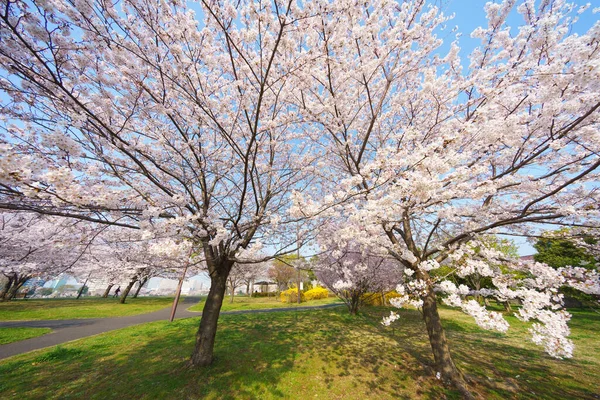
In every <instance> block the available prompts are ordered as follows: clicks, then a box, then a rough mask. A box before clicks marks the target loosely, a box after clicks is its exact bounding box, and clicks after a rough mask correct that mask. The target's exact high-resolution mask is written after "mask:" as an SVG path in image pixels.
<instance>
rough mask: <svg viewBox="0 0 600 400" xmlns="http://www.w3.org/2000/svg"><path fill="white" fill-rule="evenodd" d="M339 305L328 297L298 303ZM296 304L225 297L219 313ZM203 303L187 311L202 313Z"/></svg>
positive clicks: (275, 300) (277, 298) (241, 297)
mask: <svg viewBox="0 0 600 400" xmlns="http://www.w3.org/2000/svg"><path fill="white" fill-rule="evenodd" d="M331 303H340V300H339V299H338V298H337V297H329V298H327V299H319V300H311V301H307V302H304V303H300V306H301V307H310V306H320V305H323V304H331ZM297 306H298V304H297V303H282V302H281V301H279V297H246V296H236V297H234V299H233V303H232V302H231V298H230V297H226V298H225V300H224V301H223V307H222V308H221V311H237V310H264V309H268V308H285V307H297ZM202 308H204V301H201V302H200V303H198V304H196V305H194V306H192V307H190V308H189V309H188V310H189V311H202Z"/></svg>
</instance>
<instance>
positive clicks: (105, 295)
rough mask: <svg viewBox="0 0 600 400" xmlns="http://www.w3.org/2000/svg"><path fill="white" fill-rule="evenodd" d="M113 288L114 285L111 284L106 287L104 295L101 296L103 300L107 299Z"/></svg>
mask: <svg viewBox="0 0 600 400" xmlns="http://www.w3.org/2000/svg"><path fill="white" fill-rule="evenodd" d="M113 286H115V285H114V284H113V283H111V284H109V285H108V286H107V287H106V290H105V291H104V294H103V295H102V298H103V299H106V298H108V295H109V294H110V289H112V287H113Z"/></svg>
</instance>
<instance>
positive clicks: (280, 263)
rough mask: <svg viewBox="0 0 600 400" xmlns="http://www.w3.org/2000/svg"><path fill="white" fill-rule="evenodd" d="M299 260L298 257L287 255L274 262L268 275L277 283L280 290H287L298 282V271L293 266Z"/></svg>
mask: <svg viewBox="0 0 600 400" xmlns="http://www.w3.org/2000/svg"><path fill="white" fill-rule="evenodd" d="M297 260H298V257H297V256H296V255H286V256H283V257H280V258H279V259H277V260H274V261H273V262H272V265H271V268H269V270H268V275H269V278H271V279H272V280H274V281H275V283H276V284H277V289H278V290H280V291H281V290H285V289H287V288H288V287H289V286H290V284H291V283H292V282H294V281H295V280H296V278H297V270H296V268H294V267H293V265H294V263H295V262H296V261H297Z"/></svg>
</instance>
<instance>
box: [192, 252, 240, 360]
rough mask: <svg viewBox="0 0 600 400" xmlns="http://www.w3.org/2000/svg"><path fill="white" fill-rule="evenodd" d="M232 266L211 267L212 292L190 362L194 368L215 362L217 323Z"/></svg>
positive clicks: (206, 303) (207, 299) (208, 298)
mask: <svg viewBox="0 0 600 400" xmlns="http://www.w3.org/2000/svg"><path fill="white" fill-rule="evenodd" d="M232 265H233V263H232V262H229V261H224V262H223V261H222V262H221V263H220V265H214V266H212V268H211V266H209V270H211V273H210V290H209V292H208V297H207V298H206V302H205V303H204V309H203V310H202V318H201V319H200V326H199V327H198V332H197V333H196V347H195V349H194V352H193V353H192V356H191V358H190V361H189V364H190V366H192V367H204V366H207V365H210V364H211V363H212V361H213V350H214V345H215V336H216V333H217V323H218V321H219V313H220V312H221V306H222V305H223V299H224V298H225V291H226V290H227V277H228V275H229V271H230V270H231V266H232Z"/></svg>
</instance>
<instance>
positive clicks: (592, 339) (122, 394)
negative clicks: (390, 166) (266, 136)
mask: <svg viewBox="0 0 600 400" xmlns="http://www.w3.org/2000/svg"><path fill="white" fill-rule="evenodd" d="M238 300H239V301H240V304H246V305H243V306H239V307H242V309H249V308H252V307H253V306H252V302H253V301H255V302H256V304H261V305H256V307H262V306H263V305H264V304H266V303H267V301H265V300H261V301H258V300H254V299H252V300H251V299H244V298H236V299H235V301H234V304H235V302H236V301H238ZM243 300H245V302H244V301H243ZM141 303H143V302H141ZM226 304H227V301H226V302H225V303H224V307H225V306H226ZM303 305H305V304H303ZM116 306H117V305H116V304H114V305H113V307H115V308H116ZM230 307H234V306H233V305H231V306H230ZM56 308H57V309H59V308H60V307H56ZM238 309H239V308H238ZM387 312H389V310H387V309H385V308H381V307H368V308H365V309H364V310H363V312H362V313H361V314H360V315H358V316H351V315H349V314H348V312H347V310H346V309H345V308H344V307H338V308H335V309H325V310H311V311H286V312H277V313H257V314H243V315H227V314H224V315H222V317H221V319H220V322H219V330H218V334H217V341H216V348H215V356H216V359H215V362H214V363H213V365H212V366H210V367H208V368H205V369H189V368H187V367H186V361H187V359H188V357H189V355H190V353H191V351H192V348H193V344H194V334H195V331H196V329H197V326H198V320H199V318H188V319H182V320H177V321H175V322H173V323H168V322H166V321H164V322H163V321H160V322H153V323H148V324H144V325H138V326H133V327H129V328H125V329H121V330H118V331H112V332H108V333H105V334H102V335H97V336H94V337H89V338H86V339H81V340H77V341H74V342H70V343H67V344H64V345H60V346H56V347H53V348H49V349H45V350H39V351H35V352H31V353H27V354H23V355H19V356H15V357H11V358H8V359H6V360H3V361H2V362H0V398H12V397H18V398H27V399H37V398H39V399H45V398H61V399H69V398H97V399H110V398H144V399H160V398H165V399H171V398H186V399H187V398H189V399H240V398H241V399H249V398H257V399H258V398H260V399H276V398H298V397H299V396H300V397H301V398H319V399H355V398H356V399H362V398H370V399H375V398H377V399H388V398H389V399H392V398H394V399H396V398H422V399H429V398H431V399H440V398H458V397H459V396H458V394H457V393H456V392H454V391H452V390H449V389H447V388H444V387H443V386H442V385H441V384H440V382H439V381H438V380H436V378H435V371H433V370H432V369H431V368H430V365H431V362H432V358H431V354H430V348H429V344H428V342H427V335H426V333H425V328H424V325H423V323H422V320H421V315H420V313H419V312H418V311H416V310H402V311H400V313H401V315H402V318H401V319H400V320H398V321H397V322H395V323H394V324H393V326H391V327H384V326H382V325H381V323H380V321H381V317H382V316H383V315H386V313H387ZM571 312H572V313H573V319H572V320H571V323H570V326H571V329H572V335H571V338H572V339H573V340H574V342H575V345H576V349H575V354H574V357H573V358H572V359H569V360H555V359H552V358H550V357H549V356H548V355H546V354H545V353H544V352H543V349H541V348H539V347H537V346H535V345H534V344H533V343H531V341H530V340H529V336H528V334H527V328H528V325H527V324H524V323H521V322H519V321H518V320H516V318H514V317H508V320H509V322H510V323H511V329H510V330H509V332H508V333H507V334H499V333H494V332H488V331H483V330H481V329H479V328H478V327H477V326H476V325H475V323H474V322H473V320H472V318H470V317H468V316H466V315H464V314H462V313H460V312H457V311H454V310H450V309H446V308H443V309H442V310H441V314H442V317H443V319H444V324H445V326H446V328H447V329H448V337H449V340H450V343H451V346H452V350H453V351H454V354H455V359H456V362H457V363H458V365H459V366H460V367H461V368H462V370H463V371H464V372H465V373H466V374H467V377H468V378H469V379H470V381H471V387H472V389H473V390H474V392H475V393H476V394H478V395H479V396H480V397H482V398H490V399H506V398H526V399H527V398H528V399H557V398H564V399H571V398H573V399H598V398H600V397H599V396H598V394H599V393H600V383H599V381H598V379H597V377H598V376H600V334H599V333H598V332H600V314H598V313H596V312H595V311H591V310H588V311H586V310H571ZM113 315H114V314H113ZM69 318H72V314H71V316H70V317H69Z"/></svg>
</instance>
